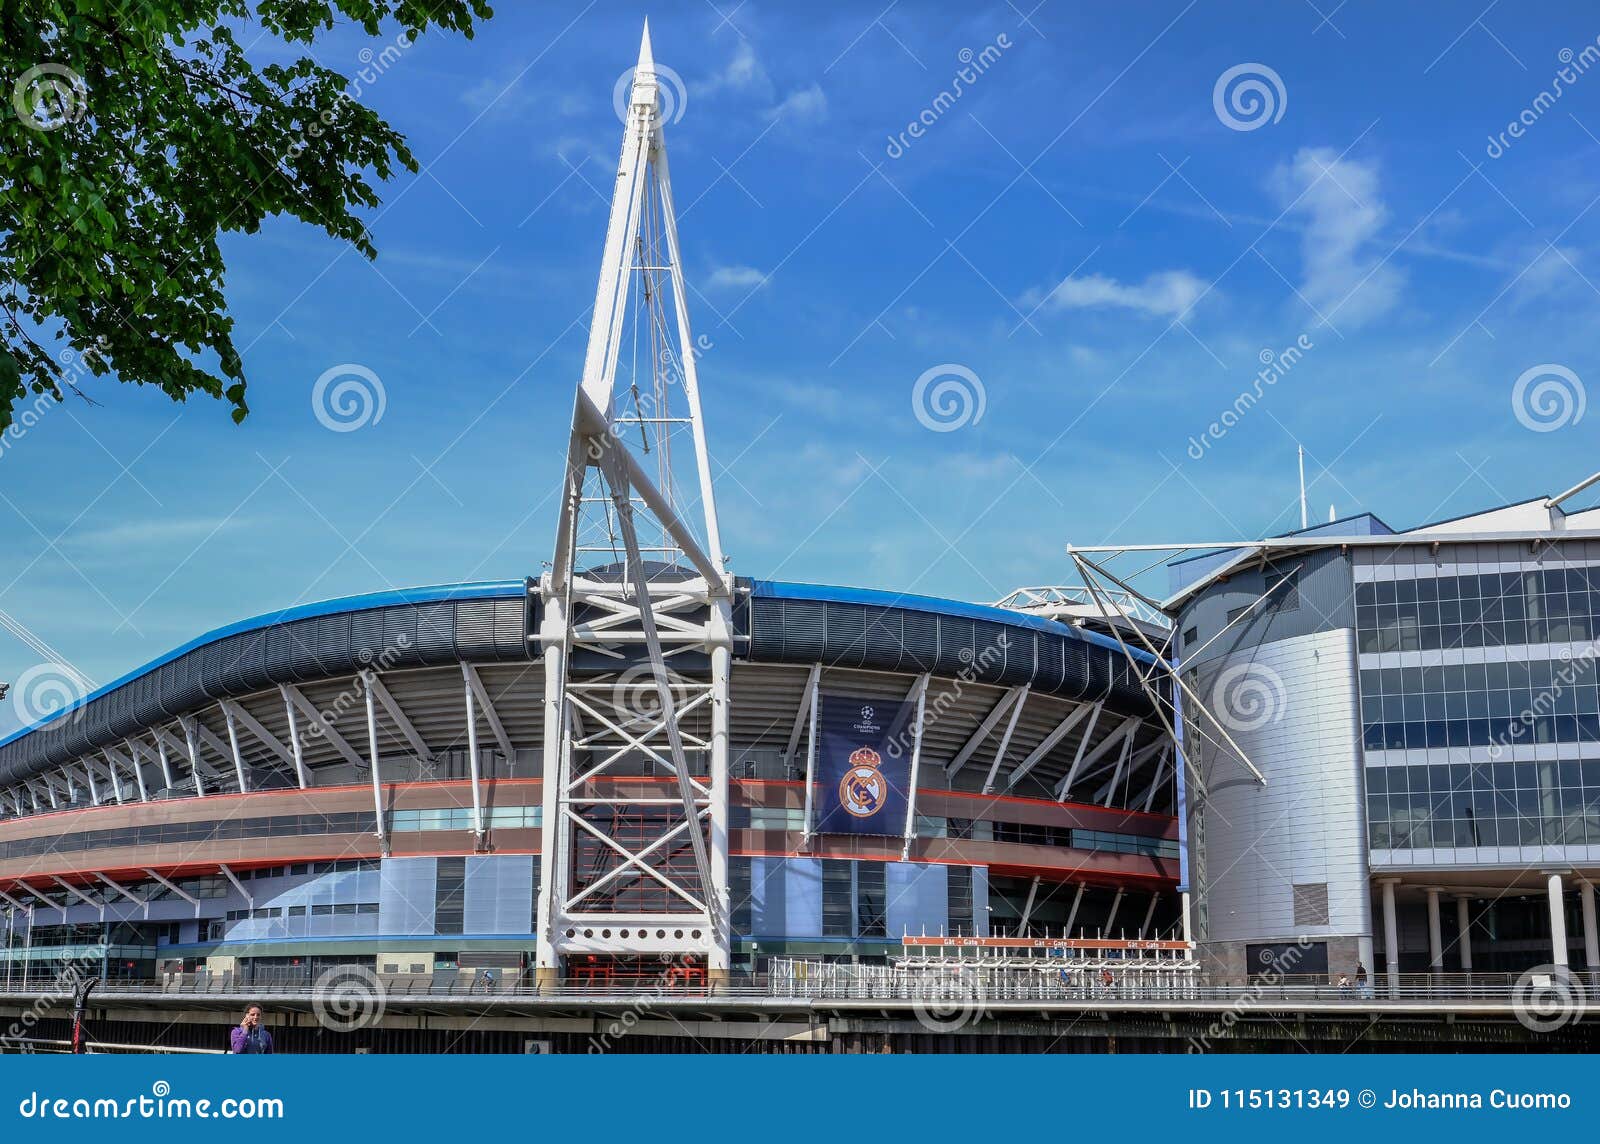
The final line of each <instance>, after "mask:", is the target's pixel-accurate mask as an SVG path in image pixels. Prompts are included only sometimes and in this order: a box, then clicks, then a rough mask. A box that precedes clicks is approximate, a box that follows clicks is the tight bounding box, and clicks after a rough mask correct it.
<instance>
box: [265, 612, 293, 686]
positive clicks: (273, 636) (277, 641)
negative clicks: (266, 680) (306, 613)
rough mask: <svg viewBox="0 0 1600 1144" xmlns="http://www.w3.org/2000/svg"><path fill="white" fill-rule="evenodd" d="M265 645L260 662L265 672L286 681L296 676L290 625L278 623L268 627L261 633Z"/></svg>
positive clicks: (276, 678)
mask: <svg viewBox="0 0 1600 1144" xmlns="http://www.w3.org/2000/svg"><path fill="white" fill-rule="evenodd" d="M263 637H264V640H265V646H264V647H263V649H262V653H261V662H262V663H263V664H264V665H265V666H266V669H267V674H268V675H270V676H271V677H272V678H273V679H275V680H283V681H288V680H291V679H296V678H298V676H297V674H296V672H295V664H294V647H295V640H294V634H293V628H292V625H288V624H279V625H275V626H273V627H270V628H268V629H267V630H266V632H264V633H263Z"/></svg>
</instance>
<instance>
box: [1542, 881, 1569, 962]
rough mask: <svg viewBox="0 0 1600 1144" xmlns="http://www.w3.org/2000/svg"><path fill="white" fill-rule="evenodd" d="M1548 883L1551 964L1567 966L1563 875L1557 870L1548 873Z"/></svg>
mask: <svg viewBox="0 0 1600 1144" xmlns="http://www.w3.org/2000/svg"><path fill="white" fill-rule="evenodd" d="M1545 877H1546V878H1547V879H1548V881H1547V882H1546V885H1547V886H1548V887H1549V891H1550V964H1552V965H1561V966H1565V965H1566V964H1567V911H1566V903H1565V901H1564V900H1563V887H1562V884H1561V875H1560V874H1558V873H1555V872H1553V871H1552V872H1548V873H1546V875H1545Z"/></svg>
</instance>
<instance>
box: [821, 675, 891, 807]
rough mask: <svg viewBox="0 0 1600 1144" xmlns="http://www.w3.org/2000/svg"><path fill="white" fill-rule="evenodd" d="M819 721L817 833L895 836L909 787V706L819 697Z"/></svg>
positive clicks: (888, 702)
mask: <svg viewBox="0 0 1600 1144" xmlns="http://www.w3.org/2000/svg"><path fill="white" fill-rule="evenodd" d="M820 703H821V706H820V707H819V708H818V713H817V715H818V718H817V731H818V734H817V782H818V784H819V785H820V786H821V790H819V791H818V792H817V793H818V798H817V833H818V834H889V835H898V834H900V833H901V832H902V831H903V830H904V829H905V825H906V807H907V805H908V804H907V797H908V791H909V789H910V786H911V748H910V745H909V744H910V738H911V737H910V734H909V733H908V729H907V728H906V726H905V724H906V722H907V714H908V713H909V711H910V710H911V707H910V705H909V704H906V703H898V702H895V701H893V700H889V701H887V702H886V701H884V700H882V699H863V698H861V697H860V696H852V695H822V696H821V697H820Z"/></svg>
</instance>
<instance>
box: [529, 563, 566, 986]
mask: <svg viewBox="0 0 1600 1144" xmlns="http://www.w3.org/2000/svg"><path fill="white" fill-rule="evenodd" d="M544 606H545V614H544V620H543V621H542V623H541V624H540V627H539V643H540V646H541V647H542V648H543V651H544V730H543V738H544V754H543V761H542V771H541V774H540V783H541V784H542V785H541V788H540V789H541V791H542V798H543V801H544V819H543V823H542V825H541V827H540V831H539V932H538V933H537V934H535V935H534V937H535V939H536V945H537V947H538V948H537V952H536V955H535V956H536V961H535V973H536V975H537V980H538V982H539V986H540V988H544V987H546V986H551V987H553V986H554V985H555V982H556V980H557V978H558V977H559V976H560V972H561V959H560V956H559V955H558V954H557V952H556V941H555V939H556V924H557V922H559V921H560V915H561V912H562V908H563V906H564V905H565V903H566V884H567V871H566V864H567V861H568V857H567V846H566V836H567V824H566V823H565V822H564V821H562V817H561V814H562V811H561V807H562V800H561V797H560V794H561V784H562V783H563V782H565V781H566V775H565V773H564V769H563V761H564V760H563V759H562V750H561V741H562V736H561V721H562V720H563V719H565V718H566V711H565V702H564V696H563V694H562V684H563V680H564V679H565V677H566V669H565V660H566V653H567V648H566V631H567V620H566V609H567V605H566V601H565V600H563V599H562V598H560V597H551V596H549V595H546V596H545V600H544Z"/></svg>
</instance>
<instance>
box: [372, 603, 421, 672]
mask: <svg viewBox="0 0 1600 1144" xmlns="http://www.w3.org/2000/svg"><path fill="white" fill-rule="evenodd" d="M379 614H380V615H381V616H382V617H383V646H384V647H386V648H390V649H391V652H390V654H391V656H394V655H398V657H399V660H398V662H399V663H402V664H405V665H407V666H412V665H416V664H420V663H421V662H422V657H421V655H420V653H419V652H418V651H417V609H416V608H414V607H410V606H406V607H396V608H384V609H382V611H381V612H380V613H379Z"/></svg>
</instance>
